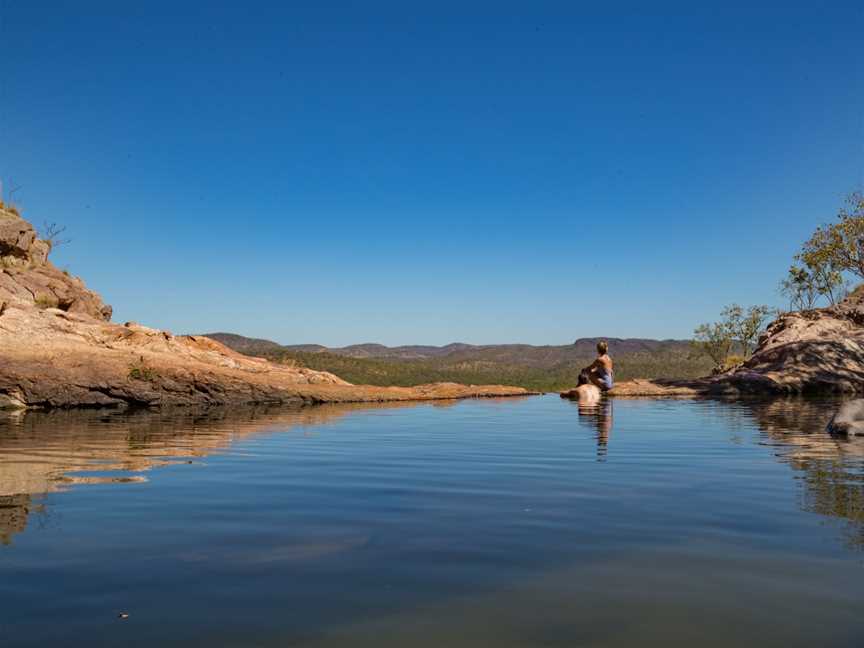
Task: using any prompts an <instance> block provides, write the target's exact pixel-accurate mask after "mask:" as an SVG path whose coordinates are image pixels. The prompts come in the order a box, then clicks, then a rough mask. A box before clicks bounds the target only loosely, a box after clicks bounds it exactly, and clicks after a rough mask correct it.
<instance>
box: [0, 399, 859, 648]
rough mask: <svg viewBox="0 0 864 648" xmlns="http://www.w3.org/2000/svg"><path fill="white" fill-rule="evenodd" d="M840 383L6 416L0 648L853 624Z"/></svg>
mask: <svg viewBox="0 0 864 648" xmlns="http://www.w3.org/2000/svg"><path fill="white" fill-rule="evenodd" d="M836 406H837V402H836V401H809V400H777V401H770V402H756V401H754V402H745V403H719V402H710V401H647V400H646V401H620V400H619V401H615V402H612V403H606V404H604V405H603V406H601V407H600V408H596V409H588V410H585V409H583V410H580V409H579V408H578V407H577V406H576V405H575V404H573V403H571V402H569V401H563V400H561V399H559V398H557V397H550V396H547V397H539V398H528V399H506V400H494V401H492V400H489V401H487V400H480V401H463V402H458V403H444V404H423V405H412V406H396V407H394V406H389V407H383V406H354V407H349V406H342V407H335V406H321V407H315V408H307V409H302V410H285V409H250V410H232V411H217V412H211V413H209V414H208V413H203V414H202V413H193V412H176V413H166V412H163V413H150V412H138V413H120V412H115V413H105V412H59V413H26V414H17V415H8V416H0V645H2V646H4V647H5V646H10V647H11V646H48V645H53V646H67V645H68V646H119V645H123V646H154V645H159V646H174V645H178V646H179V645H200V646H337V645H338V646H344V645H352V646H436V647H440V646H502V647H507V646H604V647H611V646H616V647H617V646H635V645H642V646H644V645H657V646H661V645H662V646H691V645H698V646H730V645H759V646H808V647H812V646H850V647H851V646H860V645H862V638H864V613H862V612H864V440H862V441H860V442H858V443H854V442H844V441H842V440H836V439H832V438H831V437H829V436H827V435H826V434H825V433H824V426H825V423H826V421H827V420H828V418H830V416H831V414H832V412H833V411H834V409H835V408H836ZM123 615H128V617H127V618H124V617H123Z"/></svg>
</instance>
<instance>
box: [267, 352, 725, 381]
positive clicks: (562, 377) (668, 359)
mask: <svg viewBox="0 0 864 648" xmlns="http://www.w3.org/2000/svg"><path fill="white" fill-rule="evenodd" d="M610 352H611V353H613V354H614V352H615V349H614V347H613V348H612V349H610ZM267 356H268V357H269V358H270V359H272V360H275V361H277V362H288V363H291V364H292V365H295V366H296V365H300V366H304V367H308V368H310V369H316V370H320V371H329V372H332V373H334V374H336V375H337V376H339V377H340V378H343V379H345V380H347V381H349V382H352V383H355V384H365V385H397V386H404V387H410V386H413V385H422V384H425V383H430V382H458V383H463V384H469V385H490V384H499V385H515V386H519V387H525V388H526V389H533V390H537V391H559V390H562V389H567V388H569V387H572V386H573V385H575V384H576V378H577V377H578V375H579V370H580V369H581V368H582V367H584V366H586V365H588V364H589V363H590V362H591V361H592V360H593V359H594V358H593V357H585V358H581V359H579V360H577V361H575V362H567V363H561V364H559V365H556V366H554V367H551V368H544V367H536V366H530V365H524V364H517V363H513V362H510V363H499V362H488V361H483V360H475V361H470V360H459V361H455V362H454V361H452V360H448V359H447V358H446V357H445V358H424V359H419V360H393V359H384V358H352V357H347V356H343V355H337V354H334V353H326V352H325V353H309V352H299V351H289V350H283V351H279V352H275V353H268V354H267ZM614 357H615V378H616V380H629V379H631V378H660V377H670V376H674V377H676V378H696V377H699V376H704V375H705V374H706V373H708V372H709V371H710V369H711V366H712V365H711V363H710V362H708V361H706V359H704V358H702V357H698V356H693V354H691V353H689V352H687V351H677V352H655V353H630V354H625V355H615V356H614Z"/></svg>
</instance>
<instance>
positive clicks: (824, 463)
mask: <svg viewBox="0 0 864 648" xmlns="http://www.w3.org/2000/svg"><path fill="white" fill-rule="evenodd" d="M840 403H841V401H838V400H829V401H814V400H808V399H802V398H788V399H777V400H772V401H765V402H760V401H755V402H751V403H747V402H745V403H744V404H743V407H744V408H745V409H746V411H748V413H749V414H750V415H751V416H752V417H753V420H754V421H755V422H756V424H757V425H758V426H759V429H760V430H761V431H762V432H763V433H764V434H765V435H766V436H767V437H768V439H770V442H771V444H773V445H774V447H775V448H777V449H778V452H777V453H776V456H777V458H778V459H779V460H780V461H782V462H784V463H786V464H788V465H789V466H791V467H792V468H793V469H794V470H795V471H799V472H800V473H801V474H802V477H803V481H804V491H803V501H802V502H801V507H802V508H803V509H804V510H805V511H811V512H814V513H818V514H820V515H824V516H828V517H831V518H837V519H839V520H841V521H843V522H844V523H845V525H844V526H845V529H844V532H843V535H844V539H845V540H846V542H847V543H848V544H849V546H850V547H856V548H858V549H864V469H862V466H864V438H860V437H858V438H856V437H850V438H842V437H833V436H831V435H829V434H827V433H826V432H825V428H826V426H827V424H828V421H830V420H831V416H832V415H833V414H834V412H835V411H836V409H837V408H838V407H839V406H840Z"/></svg>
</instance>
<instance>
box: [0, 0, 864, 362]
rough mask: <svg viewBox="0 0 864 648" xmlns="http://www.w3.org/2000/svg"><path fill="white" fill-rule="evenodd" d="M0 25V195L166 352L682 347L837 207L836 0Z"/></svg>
mask: <svg viewBox="0 0 864 648" xmlns="http://www.w3.org/2000/svg"><path fill="white" fill-rule="evenodd" d="M415 5H416V6H415ZM602 5H609V7H608V8H604V7H603V6H602ZM0 7H2V8H0V38H2V42H3V44H4V45H3V56H2V59H0V176H2V178H3V179H4V181H5V182H6V183H7V186H8V183H9V182H10V180H11V181H14V183H15V184H16V185H20V186H21V187H22V188H21V189H20V190H19V191H18V192H17V193H16V198H17V199H18V201H19V202H20V203H21V204H22V206H23V208H24V211H25V216H27V217H29V218H31V219H32V220H33V221H35V222H36V223H42V222H43V221H46V220H47V221H57V222H59V223H62V224H64V225H66V226H67V228H68V233H69V235H70V236H71V238H72V239H73V241H72V243H71V244H70V245H68V246H65V247H63V248H60V249H58V250H57V251H56V254H55V255H54V256H55V258H54V261H55V263H56V264H57V265H58V266H60V267H68V268H69V270H70V271H71V272H73V273H75V274H78V275H80V276H82V277H83V278H84V279H85V280H86V281H87V282H88V284H89V285H90V286H91V287H92V288H94V289H96V290H98V291H99V292H100V293H102V295H103V296H104V297H105V299H106V300H107V301H108V302H109V303H111V304H113V305H114V307H115V319H117V320H120V321H125V320H135V321H139V322H142V323H146V324H149V325H152V326H158V327H163V328H167V329H170V330H172V331H174V332H177V333H180V332H201V331H215V330H225V331H234V332H238V333H243V334H246V335H253V336H260V337H267V338H271V339H275V340H278V341H281V342H285V343H307V342H318V343H323V344H328V345H342V344H350V343H357V342H366V341H377V342H382V343H386V344H402V343H427V344H444V343H448V342H452V341H464V342H472V343H503V342H527V343H534V344H562V343H567V342H570V341H572V340H573V339H574V338H576V337H583V336H595V335H603V336H610V337H662V338H666V337H687V336H689V335H690V333H691V332H692V330H693V327H694V326H695V325H697V324H699V323H700V322H702V321H708V320H711V319H713V318H715V317H716V315H717V313H718V312H719V311H720V309H721V308H722V307H723V305H725V304H727V303H729V302H733V301H736V302H739V303H744V304H750V303H769V304H773V305H779V304H780V303H781V302H782V300H781V299H780V297H779V296H778V295H777V283H778V281H779V279H780V278H781V277H782V275H783V274H784V273H785V271H786V268H787V267H788V265H789V262H790V260H791V257H792V255H793V254H794V253H795V251H796V249H797V247H798V245H799V244H800V243H801V241H802V240H803V239H805V238H806V237H807V235H808V234H809V233H810V232H811V231H812V229H813V228H814V227H815V226H816V225H818V224H819V223H821V222H824V221H827V220H829V219H831V218H832V217H833V215H834V214H835V213H836V211H837V209H838V207H839V206H840V205H841V204H842V201H843V199H844V196H845V195H846V194H848V193H849V192H851V191H853V190H855V189H859V188H861V187H862V185H864V48H862V46H861V34H862V33H864V5H861V4H860V3H858V2H847V3H841V2H833V3H832V2H829V3H824V2H823V3H816V2H811V3H771V4H759V3H753V2H748V3H714V6H707V5H706V4H705V3H692V2H687V3H668V4H666V3H634V4H625V3H614V5H613V4H610V3H585V4H582V3H577V2H554V3H551V2H548V3H547V2H534V3H526V2H518V3H507V2H489V3H485V2H482V3H481V2H476V3H471V2H460V3H446V2H443V3H435V4H434V5H432V3H423V6H420V5H419V3H405V2H382V3H376V2H366V3H359V2H358V3H324V2H315V3H282V2H280V3H266V2H256V1H254V0H252V1H248V2H245V3H237V2H206V3H205V2H201V3H194V2H177V1H176V0H175V1H174V2H170V3H168V2H145V3H135V4H132V3H122V2H121V3H118V2H86V1H84V2H76V3H67V2H29V3H12V2H5V3H3V4H0ZM613 7H614V8H613Z"/></svg>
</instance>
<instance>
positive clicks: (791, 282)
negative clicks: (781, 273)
mask: <svg viewBox="0 0 864 648" xmlns="http://www.w3.org/2000/svg"><path fill="white" fill-rule="evenodd" d="M780 294H782V295H784V296H785V297H788V298H789V308H790V309H791V310H796V311H805V310H811V309H812V308H813V307H814V306H815V305H816V301H817V300H818V299H819V288H818V287H817V285H816V279H815V277H814V276H813V275H812V274H811V273H810V271H809V270H808V269H807V268H802V267H801V266H797V265H792V266H789V274H788V275H787V277H786V278H785V279H783V281H781V282H780Z"/></svg>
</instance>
